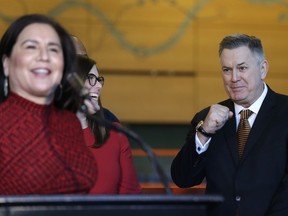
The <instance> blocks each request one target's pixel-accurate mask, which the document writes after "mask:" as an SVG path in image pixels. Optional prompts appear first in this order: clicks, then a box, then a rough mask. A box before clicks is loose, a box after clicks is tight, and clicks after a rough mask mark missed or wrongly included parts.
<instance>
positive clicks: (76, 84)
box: [67, 73, 90, 99]
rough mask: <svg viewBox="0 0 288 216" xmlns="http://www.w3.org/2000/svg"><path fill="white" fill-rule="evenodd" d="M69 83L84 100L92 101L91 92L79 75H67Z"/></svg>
mask: <svg viewBox="0 0 288 216" xmlns="http://www.w3.org/2000/svg"><path fill="white" fill-rule="evenodd" d="M67 81H68V82H69V84H70V85H71V86H72V88H73V89H74V91H76V92H79V96H80V97H81V98H82V99H90V95H89V90H88V89H87V88H85V87H84V82H83V81H82V79H81V78H80V77H79V76H78V75H77V73H70V74H68V75H67Z"/></svg>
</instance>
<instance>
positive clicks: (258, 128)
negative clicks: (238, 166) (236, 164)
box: [242, 88, 276, 162]
mask: <svg viewBox="0 0 288 216" xmlns="http://www.w3.org/2000/svg"><path fill="white" fill-rule="evenodd" d="M275 104H276V100H275V93H274V92H273V91H272V90H271V89H269V88H268V92H267V95H266V97H265V99H264V101H263V103H262V106H261V108H260V110H259V113H258V115H257V117H256V119H255V121H254V124H253V126H252V128H251V131H250V134H249V137H248V140H247V143H246V146H245V149H244V153H243V158H242V162H244V161H245V159H246V158H247V157H248V156H249V153H250V152H251V150H252V149H253V148H255V147H256V146H257V145H261V143H257V140H258V139H259V137H261V136H263V131H264V130H265V128H266V126H267V125H268V124H269V122H270V120H271V118H273V115H272V112H273V110H272V109H273V107H274V106H275Z"/></svg>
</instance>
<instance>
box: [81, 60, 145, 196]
mask: <svg viewBox="0 0 288 216" xmlns="http://www.w3.org/2000/svg"><path fill="white" fill-rule="evenodd" d="M77 65H78V70H77V74H78V75H79V76H80V78H82V80H83V81H84V87H85V88H87V89H88V90H89V95H90V98H91V103H90V102H87V101H85V104H86V105H87V108H88V112H89V113H90V114H93V115H95V116H97V117H98V118H105V119H111V118H109V117H107V115H106V116H105V113H106V114H107V110H106V109H103V107H102V105H101V101H100V93H101V90H102V87H103V85H104V77H102V76H99V73H98V70H97V67H96V63H95V61H94V60H92V59H90V58H89V57H87V56H84V55H78V57H77ZM105 110H106V111H105ZM111 115H113V114H111ZM77 116H78V118H79V120H80V122H81V125H82V129H83V132H84V138H85V142H86V144H87V146H88V147H89V149H90V150H91V152H92V154H93V155H94V157H95V160H96V162H97V165H98V177H97V180H96V183H95V185H94V187H93V188H92V190H91V191H90V193H91V194H139V193H141V187H140V184H139V181H138V179H137V174H136V170H135V167H134V164H133V158H132V153H131V149H130V144H129V141H128V139H127V137H126V136H125V135H123V134H120V133H118V132H116V131H114V130H110V129H109V128H107V127H105V126H100V125H97V123H96V122H93V121H90V120H87V119H86V116H85V115H84V114H83V113H81V112H78V113H77ZM113 123H114V124H118V125H120V123H119V122H118V120H117V121H114V122H113Z"/></svg>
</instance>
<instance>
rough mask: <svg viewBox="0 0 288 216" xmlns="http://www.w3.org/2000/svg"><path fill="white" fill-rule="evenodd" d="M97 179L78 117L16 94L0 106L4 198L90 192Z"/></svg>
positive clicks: (0, 171) (0, 173)
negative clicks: (9, 196)
mask: <svg viewBox="0 0 288 216" xmlns="http://www.w3.org/2000/svg"><path fill="white" fill-rule="evenodd" d="M96 177H97V167H96V164H95V160H94V159H93V156H92V154H91V153H90V152H89V151H88V150H87V146H86V145H85V142H84V139H83V135H82V129H81V126H80V123H79V120H78V118H77V117H76V115H75V114H73V113H70V112H68V111H61V110H59V109H57V108H56V107H54V106H53V105H39V104H35V103H33V102H31V101H28V100H26V99H24V98H22V97H20V96H18V95H16V94H13V93H10V95H9V97H8V98H7V100H6V101H5V102H3V103H1V104H0V194H10V195H17V194H19V195H20V194H58V193H88V192H89V190H90V189H91V188H92V186H93V184H94V182H95V180H96Z"/></svg>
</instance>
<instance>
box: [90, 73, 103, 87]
mask: <svg viewBox="0 0 288 216" xmlns="http://www.w3.org/2000/svg"><path fill="white" fill-rule="evenodd" d="M87 79H88V81H89V84H90V85H91V86H95V85H96V83H97V81H98V82H99V83H100V84H101V85H102V86H103V85H104V77H103V76H100V77H97V76H95V75H94V74H88V75H87Z"/></svg>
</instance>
